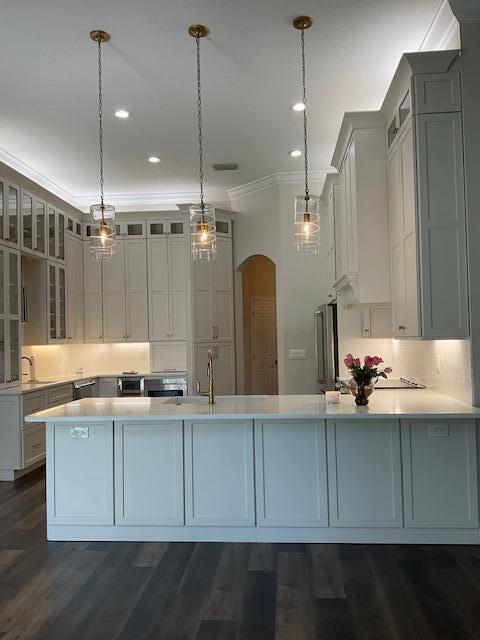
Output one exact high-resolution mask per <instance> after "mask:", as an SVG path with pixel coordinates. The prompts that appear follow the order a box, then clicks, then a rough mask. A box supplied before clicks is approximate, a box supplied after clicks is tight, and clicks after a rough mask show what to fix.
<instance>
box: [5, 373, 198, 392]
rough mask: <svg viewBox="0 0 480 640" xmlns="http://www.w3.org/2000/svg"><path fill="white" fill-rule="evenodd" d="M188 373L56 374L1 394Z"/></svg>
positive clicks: (19, 385) (172, 376)
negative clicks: (98, 379) (110, 379)
mask: <svg viewBox="0 0 480 640" xmlns="http://www.w3.org/2000/svg"><path fill="white" fill-rule="evenodd" d="M186 375H187V373H186V372H185V371H158V372H155V373H152V372H151V371H148V372H145V371H139V372H138V373H123V371H117V372H116V373H112V372H111V371H110V372H108V373H88V372H87V373H70V374H65V375H62V376H54V377H51V378H50V377H46V378H44V379H42V380H41V381H40V382H24V383H22V384H18V385H16V386H15V387H7V388H5V389H0V395H4V396H12V395H21V394H22V393H30V392H32V391H43V389H49V388H50V387H58V386H59V385H62V384H69V383H73V382H76V381H77V380H93V379H96V378H118V377H125V378H128V377H129V376H133V377H137V376H140V377H143V378H164V377H166V376H168V377H171V378H175V377H181V378H183V377H185V376H186Z"/></svg>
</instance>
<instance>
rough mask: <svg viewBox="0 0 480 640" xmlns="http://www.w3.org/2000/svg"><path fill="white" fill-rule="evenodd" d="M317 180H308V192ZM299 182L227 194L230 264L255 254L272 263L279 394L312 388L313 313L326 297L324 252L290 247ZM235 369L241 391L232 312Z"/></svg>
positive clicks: (317, 190) (316, 186)
mask: <svg viewBox="0 0 480 640" xmlns="http://www.w3.org/2000/svg"><path fill="white" fill-rule="evenodd" d="M321 187H322V183H318V182H317V183H312V185H311V191H312V192H313V193H318V194H319V193H320V192H321ZM303 189H304V187H303V184H302V183H288V184H275V185H272V186H271V187H269V188H268V189H265V190H263V191H259V192H257V193H253V194H248V195H244V196H241V197H237V198H233V199H232V209H233V210H234V211H236V212H237V214H236V215H235V223H234V240H233V243H234V266H235V269H238V268H239V267H240V265H241V264H242V263H243V262H244V261H245V260H246V259H247V258H249V257H250V256H252V255H255V254H261V255H265V256H267V257H268V258H270V259H271V260H273V262H274V263H275V265H276V280H277V325H278V326H277V329H278V386H279V393H291V394H293V393H316V392H318V390H319V386H318V385H317V384H316V383H315V358H314V333H313V313H314V311H315V309H316V308H317V307H318V306H319V305H320V304H322V302H324V301H325V300H326V297H327V274H326V261H325V251H323V250H322V251H321V252H320V254H319V255H317V256H314V255H302V254H298V253H297V252H296V250H295V245H294V235H293V220H294V215H293V214H294V197H295V195H298V194H299V193H302V192H303ZM239 283H241V280H240V277H239V276H237V278H236V300H237V310H238V309H239V308H240V309H241V304H239V301H241V297H239V296H240V295H241V294H239V286H238V285H239ZM236 320H237V326H236V334H237V343H236V344H237V362H238V367H237V374H238V380H239V383H240V384H239V391H240V392H241V391H242V384H241V382H242V380H243V366H242V354H243V344H242V340H241V334H242V325H241V317H239V314H237V318H236ZM289 349H306V351H307V359H306V360H290V359H289V358H288V353H289Z"/></svg>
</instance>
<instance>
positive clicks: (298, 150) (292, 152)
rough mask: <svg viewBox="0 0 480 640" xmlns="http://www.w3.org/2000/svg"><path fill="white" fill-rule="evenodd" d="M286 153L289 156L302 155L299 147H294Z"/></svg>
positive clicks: (297, 156) (296, 156)
mask: <svg viewBox="0 0 480 640" xmlns="http://www.w3.org/2000/svg"><path fill="white" fill-rule="evenodd" d="M288 155H289V156H290V157H291V158H299V157H300V156H301V155H302V152H301V151H300V149H294V150H293V151H290V152H289V154H288Z"/></svg>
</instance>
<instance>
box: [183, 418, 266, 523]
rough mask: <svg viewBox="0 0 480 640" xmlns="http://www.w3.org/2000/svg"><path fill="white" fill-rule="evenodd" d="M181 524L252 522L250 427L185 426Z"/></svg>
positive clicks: (241, 423) (245, 423) (221, 423)
mask: <svg viewBox="0 0 480 640" xmlns="http://www.w3.org/2000/svg"><path fill="white" fill-rule="evenodd" d="M185 485H186V487H185V504H186V524H187V525H195V526H224V527H229V526H231V527H235V526H237V527H241V526H244V527H247V526H253V525H254V524H255V504H254V502H255V499H254V469H253V423H252V421H250V420H231V421H226V420H212V421H208V420H205V421H191V422H185Z"/></svg>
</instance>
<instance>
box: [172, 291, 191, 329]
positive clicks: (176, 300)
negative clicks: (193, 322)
mask: <svg viewBox="0 0 480 640" xmlns="http://www.w3.org/2000/svg"><path fill="white" fill-rule="evenodd" d="M170 312H171V318H170V337H171V338H174V339H175V340H186V339H187V298H186V294H185V291H172V293H171V294H170Z"/></svg>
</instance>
